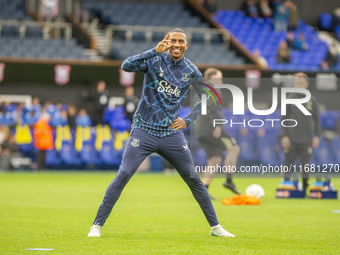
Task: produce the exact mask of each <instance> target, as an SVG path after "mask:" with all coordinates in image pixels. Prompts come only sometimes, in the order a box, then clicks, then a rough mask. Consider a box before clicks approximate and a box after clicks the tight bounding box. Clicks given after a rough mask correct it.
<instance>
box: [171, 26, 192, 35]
mask: <svg viewBox="0 0 340 255" xmlns="http://www.w3.org/2000/svg"><path fill="white" fill-rule="evenodd" d="M175 32H178V33H183V34H185V37H188V36H187V33H186V32H185V31H184V30H183V29H182V28H178V27H177V28H174V29H172V30H171V31H170V34H171V33H175Z"/></svg>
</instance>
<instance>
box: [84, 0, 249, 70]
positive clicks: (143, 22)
mask: <svg viewBox="0 0 340 255" xmlns="http://www.w3.org/2000/svg"><path fill="white" fill-rule="evenodd" d="M84 7H85V8H87V9H89V10H90V11H91V12H92V13H94V14H95V15H97V16H98V17H100V20H101V22H102V23H104V24H114V25H134V26H135V25H138V26H168V27H176V26H177V27H184V28H188V27H191V28H201V29H205V28H208V27H209V24H208V23H205V22H201V20H200V18H199V17H197V16H192V15H191V14H190V12H189V11H188V10H185V9H183V7H182V5H181V4H164V3H163V4H161V3H145V2H133V3H132V2H99V3H98V2H95V1H85V2H84ZM203 31H204V30H203ZM208 33H210V32H209V31H208V30H206V31H205V32H203V33H192V35H191V38H190V46H189V50H188V51H187V52H186V57H188V59H190V60H191V61H193V62H194V63H207V64H226V65H228V64H234V65H241V64H244V63H245V60H244V59H243V58H241V57H238V56H237V55H236V53H235V52H233V51H231V50H228V49H226V47H225V45H224V44H223V42H222V39H221V37H220V36H219V35H216V34H211V44H204V34H208ZM164 36H165V33H162V32H154V33H153V35H152V42H149V43H148V42H145V41H146V38H145V37H146V33H145V32H143V31H134V32H133V34H132V41H125V39H126V38H125V33H124V32H118V33H116V36H115V37H114V40H113V42H112V47H111V56H112V57H113V58H114V59H125V58H127V57H129V56H131V55H135V54H138V53H141V52H143V51H145V50H148V49H151V48H153V47H155V46H156V44H157V42H159V41H160V40H162V39H163V37H164Z"/></svg>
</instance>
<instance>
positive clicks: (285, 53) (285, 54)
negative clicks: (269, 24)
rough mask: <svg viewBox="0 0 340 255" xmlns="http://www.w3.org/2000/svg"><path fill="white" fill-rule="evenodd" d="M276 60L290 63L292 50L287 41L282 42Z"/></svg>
mask: <svg viewBox="0 0 340 255" xmlns="http://www.w3.org/2000/svg"><path fill="white" fill-rule="evenodd" d="M276 61H277V63H290V61H291V60H290V50H289V49H288V45H287V42H286V41H281V42H280V47H279V48H278V50H277V55H276Z"/></svg>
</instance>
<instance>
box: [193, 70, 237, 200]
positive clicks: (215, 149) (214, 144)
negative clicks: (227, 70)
mask: <svg viewBox="0 0 340 255" xmlns="http://www.w3.org/2000/svg"><path fill="white" fill-rule="evenodd" d="M204 78H205V80H206V82H207V83H208V84H210V85H214V84H221V83H223V75H222V72H221V71H220V70H218V69H216V68H208V69H207V70H205V72H204ZM216 90H217V91H220V90H219V89H216ZM220 92H221V91H220ZM219 94H220V93H219ZM214 119H223V114H222V107H221V106H216V105H215V104H214V102H213V100H210V101H208V106H207V114H206V115H202V116H201V117H200V118H199V119H198V120H197V121H196V122H195V134H196V138H197V140H198V141H199V143H200V145H201V147H202V148H203V149H204V150H205V152H206V155H207V158H208V161H207V169H209V168H211V167H213V168H215V169H216V167H217V166H220V164H221V161H222V155H223V152H224V151H226V152H227V156H226V158H225V160H224V162H223V163H224V166H225V167H230V166H231V167H236V164H237V160H238V156H239V154H240V147H239V146H238V144H237V142H236V139H235V138H234V137H232V136H231V135H230V134H229V133H227V132H226V131H225V130H224V129H223V127H222V126H221V125H217V126H216V127H214V125H213V122H214ZM214 174H215V172H211V171H206V172H205V173H204V175H203V180H202V181H203V184H204V185H205V187H206V188H207V190H208V188H209V185H210V184H211V182H212V180H213V177H214ZM223 186H224V187H225V188H227V189H229V190H231V191H232V192H234V193H236V194H240V191H239V190H238V189H237V188H236V186H235V184H234V182H233V180H232V173H231V172H227V173H226V180H225V182H224V183H223ZM210 198H211V199H214V198H213V197H211V196H210Z"/></svg>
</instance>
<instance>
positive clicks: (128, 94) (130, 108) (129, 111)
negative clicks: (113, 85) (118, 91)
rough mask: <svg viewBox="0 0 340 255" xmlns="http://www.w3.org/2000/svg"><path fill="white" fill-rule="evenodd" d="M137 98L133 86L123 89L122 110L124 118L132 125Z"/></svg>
mask: <svg viewBox="0 0 340 255" xmlns="http://www.w3.org/2000/svg"><path fill="white" fill-rule="evenodd" d="M138 102H139V98H138V97H137V96H136V95H135V88H134V87H133V86H128V87H126V89H125V103H124V108H125V112H126V116H127V117H128V119H129V120H130V121H131V123H132V119H133V115H134V114H135V111H136V109H137V106H138Z"/></svg>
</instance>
